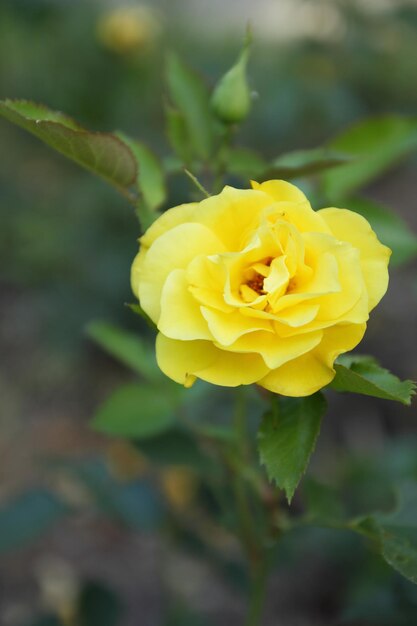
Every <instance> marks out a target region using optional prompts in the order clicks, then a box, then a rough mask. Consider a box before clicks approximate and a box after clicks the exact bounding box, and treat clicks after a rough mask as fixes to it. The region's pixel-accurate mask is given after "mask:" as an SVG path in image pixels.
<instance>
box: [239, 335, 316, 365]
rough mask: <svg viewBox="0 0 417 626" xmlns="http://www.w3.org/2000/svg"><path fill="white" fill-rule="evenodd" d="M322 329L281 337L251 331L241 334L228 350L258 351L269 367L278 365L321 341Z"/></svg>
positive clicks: (308, 350)
mask: <svg viewBox="0 0 417 626" xmlns="http://www.w3.org/2000/svg"><path fill="white" fill-rule="evenodd" d="M322 336H323V333H322V331H316V332H313V333H308V334H303V335H298V336H294V337H288V338H285V339H282V338H281V337H278V336H277V335H271V334H269V333H265V332H253V333H249V334H247V335H243V336H242V337H240V339H238V340H237V341H236V342H235V343H234V344H233V345H231V346H230V350H232V351H233V352H242V353H245V352H254V353H259V354H260V355H261V356H262V358H263V360H264V361H265V363H266V365H267V366H268V367H269V368H270V369H275V368H277V367H280V366H281V365H283V364H284V363H286V362H287V361H291V360H293V359H295V358H297V357H299V356H301V355H302V354H305V353H306V352H310V351H311V350H313V348H315V347H316V346H317V345H318V344H319V343H320V341H321V338H322Z"/></svg>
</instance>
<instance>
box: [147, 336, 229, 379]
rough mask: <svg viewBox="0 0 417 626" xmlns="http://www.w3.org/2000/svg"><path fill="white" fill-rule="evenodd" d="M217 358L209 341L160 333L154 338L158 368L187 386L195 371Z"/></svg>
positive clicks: (193, 377) (215, 351) (194, 377)
mask: <svg viewBox="0 0 417 626" xmlns="http://www.w3.org/2000/svg"><path fill="white" fill-rule="evenodd" d="M217 358H218V355H217V349H216V348H215V347H214V345H213V344H212V343H211V342H210V341H178V340H177V339H169V338H168V337H165V335H163V334H162V333H159V334H158V336H157V338H156V360H157V362H158V365H159V367H160V369H161V370H162V371H163V372H164V374H166V376H168V377H169V378H172V380H175V382H176V383H180V384H181V385H185V386H187V387H189V386H191V384H192V383H193V382H194V381H195V379H196V376H195V375H194V372H195V371H199V370H201V369H205V368H206V367H210V365H211V364H212V363H215V362H216V360H217Z"/></svg>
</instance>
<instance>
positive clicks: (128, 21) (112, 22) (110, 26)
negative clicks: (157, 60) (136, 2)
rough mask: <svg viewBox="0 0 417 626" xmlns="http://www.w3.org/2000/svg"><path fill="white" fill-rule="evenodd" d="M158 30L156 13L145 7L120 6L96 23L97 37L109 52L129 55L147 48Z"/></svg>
mask: <svg viewBox="0 0 417 626" xmlns="http://www.w3.org/2000/svg"><path fill="white" fill-rule="evenodd" d="M159 29H160V24H159V20H158V18H157V15H156V13H155V12H154V11H153V10H152V9H151V8H150V7H146V6H130V5H126V6H121V7H119V8H117V9H112V10H110V11H108V12H106V13H104V14H103V15H102V16H101V17H100V19H99V21H98V23H97V37H98V39H99V41H100V42H101V43H102V44H103V45H104V46H105V47H106V48H108V49H109V50H112V51H113V52H116V53H118V54H129V53H131V52H136V51H138V50H142V49H144V48H147V47H149V45H151V44H152V43H153V42H154V40H155V38H156V37H157V36H158V33H159Z"/></svg>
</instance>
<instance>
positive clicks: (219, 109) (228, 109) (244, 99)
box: [211, 45, 251, 124]
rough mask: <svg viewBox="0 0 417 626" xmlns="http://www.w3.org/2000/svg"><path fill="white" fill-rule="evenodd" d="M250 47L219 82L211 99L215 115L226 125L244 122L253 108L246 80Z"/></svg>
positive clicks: (243, 51)
mask: <svg viewBox="0 0 417 626" xmlns="http://www.w3.org/2000/svg"><path fill="white" fill-rule="evenodd" d="M248 60H249V48H248V45H246V46H245V48H244V49H243V50H242V52H241V54H240V56H239V58H238V60H237V62H236V63H235V65H234V66H233V67H232V68H231V69H230V70H229V71H228V72H226V74H225V75H224V76H223V77H222V78H221V79H220V80H219V82H218V83H217V85H216V87H215V89H214V91H213V95H212V97H211V107H212V109H213V111H214V113H215V115H216V116H217V117H218V118H219V119H220V120H221V121H222V122H224V123H225V124H237V123H239V122H243V120H244V119H245V118H246V117H247V115H248V113H249V111H250V108H251V93H250V90H249V85H248V82H247V78H246V66H247V63H248Z"/></svg>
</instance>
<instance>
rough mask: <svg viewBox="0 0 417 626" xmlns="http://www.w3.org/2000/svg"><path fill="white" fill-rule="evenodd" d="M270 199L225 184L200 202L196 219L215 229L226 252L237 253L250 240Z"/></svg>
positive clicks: (260, 194)
mask: <svg viewBox="0 0 417 626" xmlns="http://www.w3.org/2000/svg"><path fill="white" fill-rule="evenodd" d="M272 202H273V200H272V199H271V197H270V196H269V195H268V194H266V193H263V192H262V191H254V190H253V189H234V188H233V187H225V188H224V189H223V191H221V193H219V194H218V195H217V196H211V197H210V198H207V199H206V200H203V201H202V202H200V204H199V208H198V218H197V219H198V221H199V222H200V223H201V224H205V225H206V226H208V227H209V228H210V229H211V230H212V231H213V232H215V233H216V235H217V236H218V237H219V239H221V240H222V241H223V243H224V245H225V246H226V248H227V249H228V250H229V251H231V252H237V251H240V250H242V249H243V248H244V247H245V246H246V245H247V244H248V242H249V241H250V240H251V238H252V237H253V233H254V231H255V230H256V229H257V228H258V226H259V224H260V221H261V216H262V213H263V211H264V209H265V208H266V207H268V206H269V205H271V204H272Z"/></svg>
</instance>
